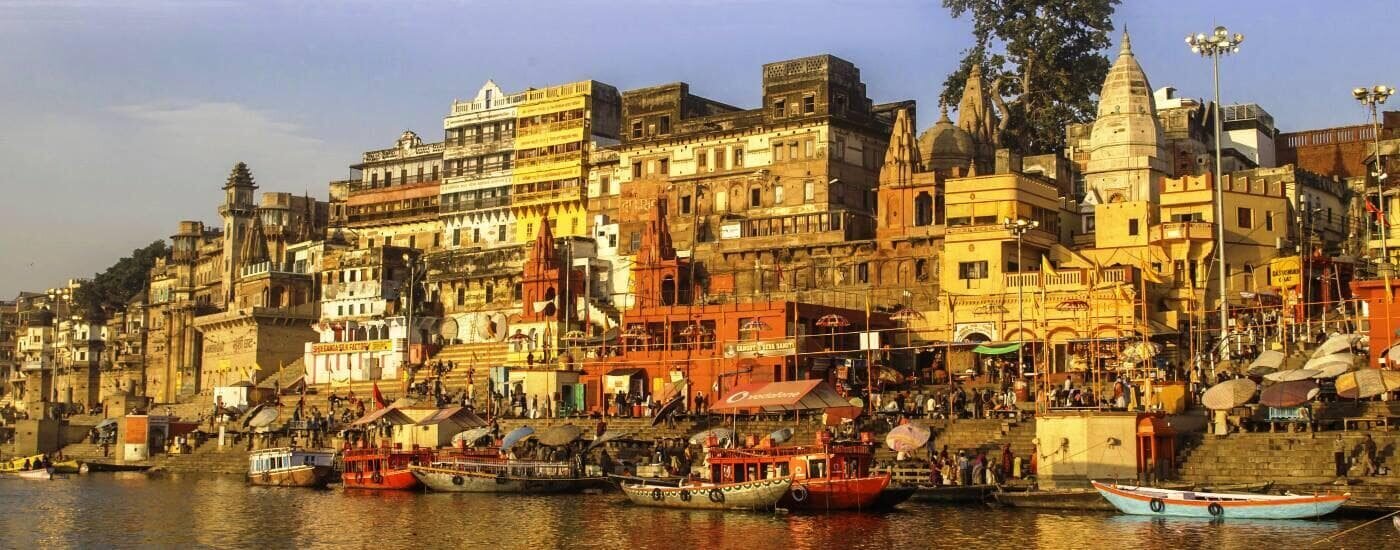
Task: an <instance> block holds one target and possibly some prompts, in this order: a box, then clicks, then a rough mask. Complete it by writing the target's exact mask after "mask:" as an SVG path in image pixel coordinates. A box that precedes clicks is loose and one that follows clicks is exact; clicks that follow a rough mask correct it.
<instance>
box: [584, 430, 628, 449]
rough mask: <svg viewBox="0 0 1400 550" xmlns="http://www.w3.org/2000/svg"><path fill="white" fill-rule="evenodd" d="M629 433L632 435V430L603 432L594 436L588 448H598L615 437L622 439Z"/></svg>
mask: <svg viewBox="0 0 1400 550" xmlns="http://www.w3.org/2000/svg"><path fill="white" fill-rule="evenodd" d="M629 435H632V432H603V435H601V436H598V437H597V438H594V439H593V441H592V442H590V443H589V444H588V450H590V451H591V450H593V449H596V448H598V447H599V446H601V445H602V444H604V443H607V442H609V441H612V440H614V439H622V438H624V437H627V436H629Z"/></svg>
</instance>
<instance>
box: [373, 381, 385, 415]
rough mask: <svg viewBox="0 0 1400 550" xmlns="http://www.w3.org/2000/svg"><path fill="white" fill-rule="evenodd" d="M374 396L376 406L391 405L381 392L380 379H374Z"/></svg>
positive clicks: (380, 407)
mask: <svg viewBox="0 0 1400 550" xmlns="http://www.w3.org/2000/svg"><path fill="white" fill-rule="evenodd" d="M370 395H372V396H373V397H374V408H376V409H382V408H384V407H388V406H389V402H387V401H385V400H384V394H382V393H379V381H378V380H375V381H374V391H373V392H372V393H371V394H370Z"/></svg>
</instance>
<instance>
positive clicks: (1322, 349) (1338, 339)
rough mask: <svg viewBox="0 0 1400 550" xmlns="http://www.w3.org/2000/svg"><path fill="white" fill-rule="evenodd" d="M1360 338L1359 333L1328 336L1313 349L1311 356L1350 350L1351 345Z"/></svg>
mask: <svg viewBox="0 0 1400 550" xmlns="http://www.w3.org/2000/svg"><path fill="white" fill-rule="evenodd" d="M1360 339H1361V335H1360V334H1337V335H1333V336H1332V337H1331V338H1328V339H1327V341H1325V342H1323V343H1322V345H1320V346H1318V347H1317V349H1315V350H1313V355H1312V356H1313V357H1322V356H1324V355H1332V354H1334V353H1340V352H1344V351H1351V347H1352V346H1353V345H1354V344H1356V343H1357V342H1358V341H1359V340H1360Z"/></svg>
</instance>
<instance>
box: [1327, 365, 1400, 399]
mask: <svg viewBox="0 0 1400 550" xmlns="http://www.w3.org/2000/svg"><path fill="white" fill-rule="evenodd" d="M1396 390H1400V372H1397V371H1387V370H1381V369H1362V370H1359V371H1356V372H1348V373H1346V374H1343V375H1341V376H1338V377H1337V395H1338V396H1340V397H1344V398H1347V399H1365V398H1367V397H1375V396H1377V395H1380V394H1383V393H1386V392H1392V391H1396Z"/></svg>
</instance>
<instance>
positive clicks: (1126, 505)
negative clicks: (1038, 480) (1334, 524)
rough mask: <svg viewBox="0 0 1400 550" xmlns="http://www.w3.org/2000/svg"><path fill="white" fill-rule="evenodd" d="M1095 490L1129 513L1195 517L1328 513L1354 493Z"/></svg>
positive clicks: (1104, 486)
mask: <svg viewBox="0 0 1400 550" xmlns="http://www.w3.org/2000/svg"><path fill="white" fill-rule="evenodd" d="M1093 484H1094V489H1095V490H1097V491H1098V492H1099V493H1100V494H1102V495H1103V497H1104V498H1105V499H1107V500H1108V501H1109V502H1110V503H1112V504H1113V506H1114V507H1115V508H1117V509H1118V510H1119V511H1121V512H1123V513H1125V514H1134V515H1143V516H1177V517H1193V518H1241V519H1301V518H1314V517H1320V516H1325V515H1327V514H1330V513H1332V512H1334V511H1336V510H1337V508H1340V507H1341V506H1342V504H1344V503H1346V501H1347V498H1348V497H1350V494H1340V495H1338V494H1326V495H1258V494H1249V493H1204V492H1196V491H1183V490H1168V489H1157V488H1152V487H1132V486H1120V485H1114V484H1111V483H1099V482H1097V481H1095V482H1093Z"/></svg>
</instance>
